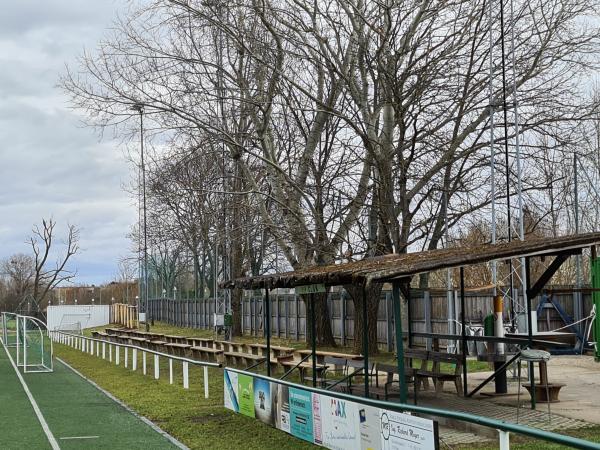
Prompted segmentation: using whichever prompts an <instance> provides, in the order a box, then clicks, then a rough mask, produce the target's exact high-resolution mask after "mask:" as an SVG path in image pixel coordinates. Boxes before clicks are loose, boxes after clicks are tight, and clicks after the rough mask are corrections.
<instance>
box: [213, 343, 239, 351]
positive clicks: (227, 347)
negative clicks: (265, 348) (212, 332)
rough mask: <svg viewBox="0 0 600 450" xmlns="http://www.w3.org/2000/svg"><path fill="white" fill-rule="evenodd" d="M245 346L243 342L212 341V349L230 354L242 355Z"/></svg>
mask: <svg viewBox="0 0 600 450" xmlns="http://www.w3.org/2000/svg"><path fill="white" fill-rule="evenodd" d="M245 346H246V344H244V343H243V342H232V341H214V348H217V349H219V350H223V351H225V352H230V353H244V351H245V350H246V349H245V348H244V347H245Z"/></svg>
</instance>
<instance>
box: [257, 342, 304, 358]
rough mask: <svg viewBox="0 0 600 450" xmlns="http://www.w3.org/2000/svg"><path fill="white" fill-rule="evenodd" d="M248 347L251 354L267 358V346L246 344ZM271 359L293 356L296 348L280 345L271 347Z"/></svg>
mask: <svg viewBox="0 0 600 450" xmlns="http://www.w3.org/2000/svg"><path fill="white" fill-rule="evenodd" d="M246 347H248V349H249V351H250V353H253V354H255V355H262V356H267V355H266V353H267V344H260V343H255V344H246ZM270 350H271V357H272V358H275V359H277V358H278V357H280V356H286V355H291V354H293V353H294V350H295V349H294V348H292V347H282V346H279V345H271V348H270Z"/></svg>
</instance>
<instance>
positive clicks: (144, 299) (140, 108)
mask: <svg viewBox="0 0 600 450" xmlns="http://www.w3.org/2000/svg"><path fill="white" fill-rule="evenodd" d="M131 109H133V110H135V111H137V112H138V113H139V115H140V166H141V167H140V168H141V172H142V216H143V221H142V233H143V267H142V277H143V280H144V281H143V289H142V290H140V295H141V299H142V304H143V305H144V311H145V313H146V318H145V322H146V331H149V330H150V322H149V319H150V314H149V308H148V306H149V305H148V229H147V225H146V224H147V221H146V219H147V215H146V165H145V164H144V105H143V104H141V103H135V104H134V105H133V106H132V107H131Z"/></svg>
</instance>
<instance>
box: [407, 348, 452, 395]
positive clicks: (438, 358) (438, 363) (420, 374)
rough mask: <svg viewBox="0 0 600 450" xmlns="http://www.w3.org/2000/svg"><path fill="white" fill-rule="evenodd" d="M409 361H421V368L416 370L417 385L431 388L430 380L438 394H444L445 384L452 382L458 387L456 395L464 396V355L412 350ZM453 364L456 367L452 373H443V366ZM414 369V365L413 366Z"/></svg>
mask: <svg viewBox="0 0 600 450" xmlns="http://www.w3.org/2000/svg"><path fill="white" fill-rule="evenodd" d="M418 352H426V355H425V356H423V355H419V354H418ZM407 359H409V360H411V361H412V360H414V359H419V360H421V366H420V367H419V368H416V377H417V383H421V384H423V386H424V388H425V389H427V388H428V387H429V381H428V380H429V379H430V378H431V381H432V382H433V385H434V387H435V391H436V392H442V391H443V389H444V382H446V381H452V382H454V386H455V387H456V393H457V394H458V395H462V394H463V389H462V355H459V354H451V353H444V352H435V351H425V350H421V351H419V350H414V349H410V350H409V351H408V352H407ZM429 362H431V363H432V364H431V368H429ZM443 363H446V364H451V365H453V366H454V368H453V370H452V372H450V373H449V372H443V371H442V364H443ZM411 367H413V368H414V365H411Z"/></svg>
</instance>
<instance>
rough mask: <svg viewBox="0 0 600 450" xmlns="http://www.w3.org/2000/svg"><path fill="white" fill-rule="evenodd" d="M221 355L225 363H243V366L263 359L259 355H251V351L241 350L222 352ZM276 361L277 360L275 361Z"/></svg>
mask: <svg viewBox="0 0 600 450" xmlns="http://www.w3.org/2000/svg"><path fill="white" fill-rule="evenodd" d="M223 356H224V357H225V361H226V362H227V364H231V365H234V366H236V365H244V366H245V367H250V366H251V365H253V364H256V363H257V362H258V361H260V360H263V359H265V358H264V357H263V356H260V355H253V354H252V353H241V352H223ZM275 362H277V361H275Z"/></svg>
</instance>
